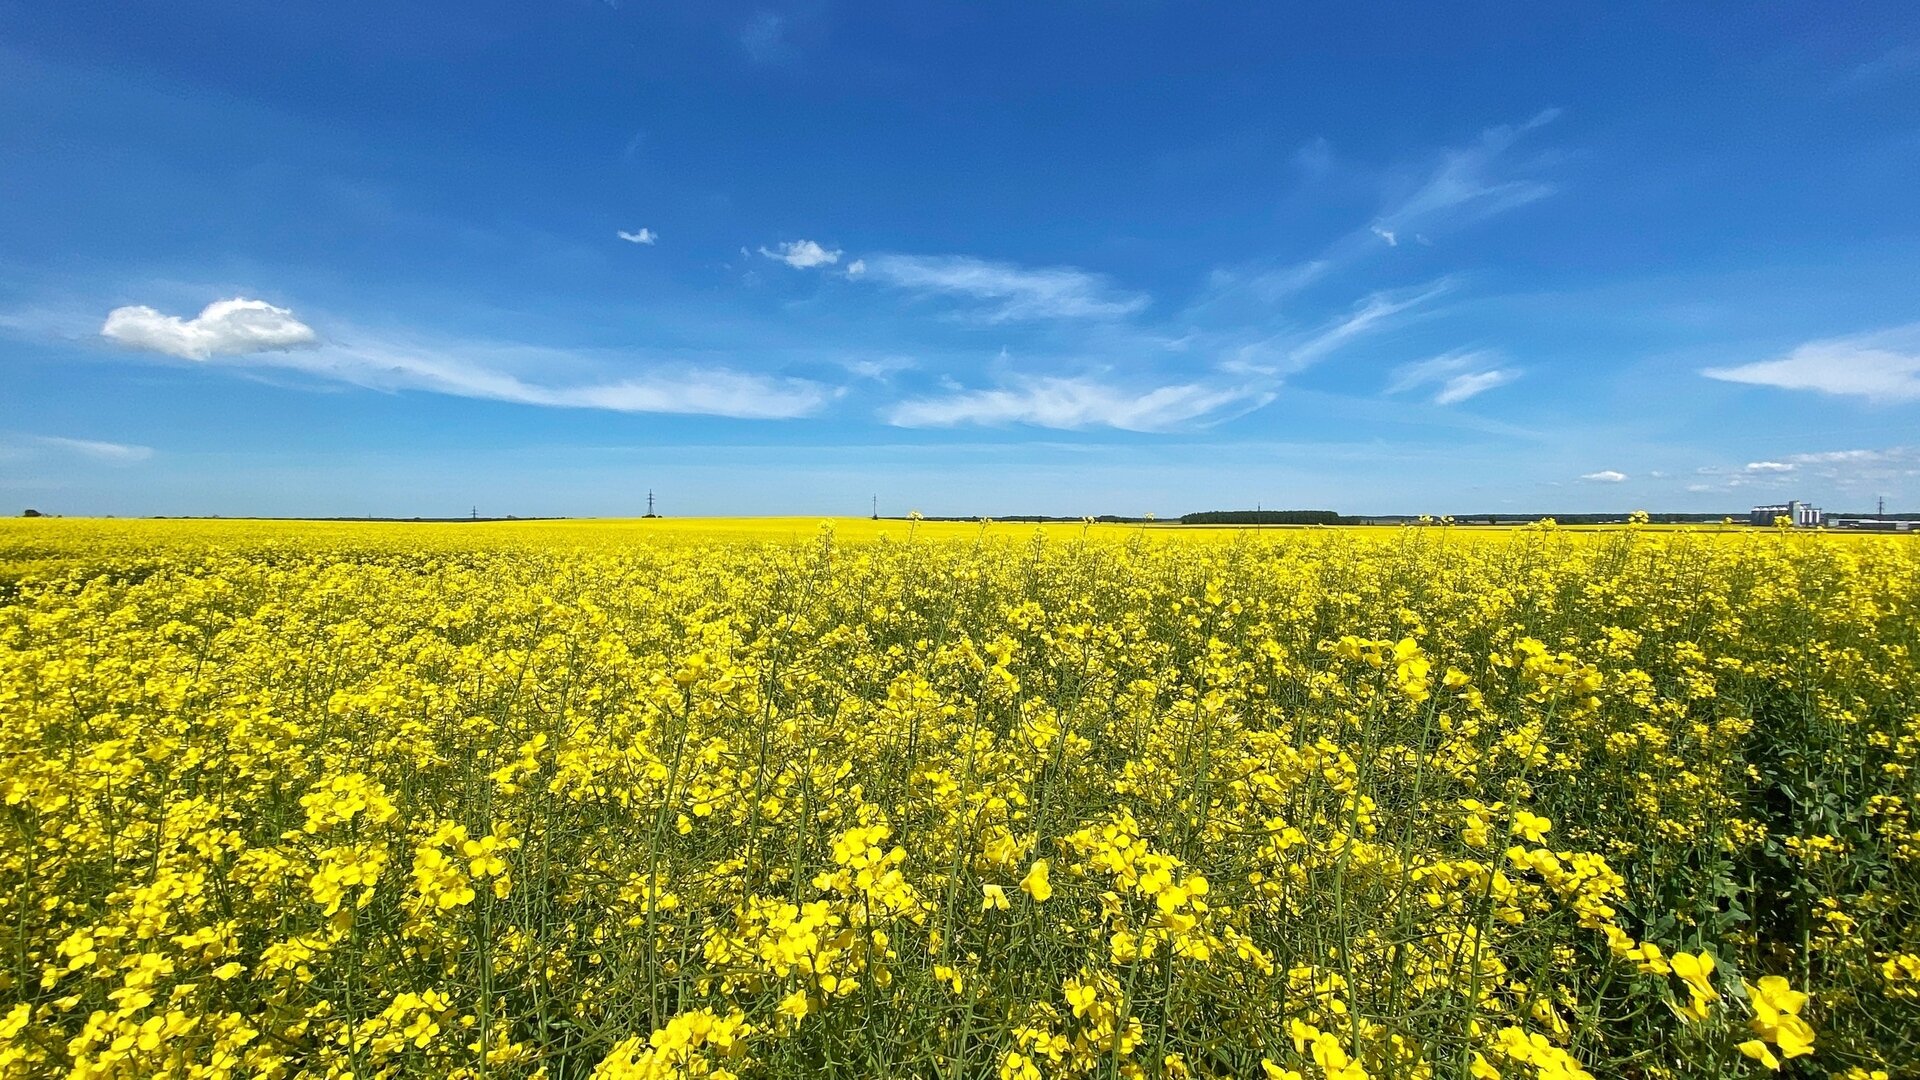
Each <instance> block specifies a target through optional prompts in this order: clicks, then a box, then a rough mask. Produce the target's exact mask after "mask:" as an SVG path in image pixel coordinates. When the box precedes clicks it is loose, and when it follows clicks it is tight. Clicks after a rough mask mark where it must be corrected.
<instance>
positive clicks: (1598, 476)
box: [1580, 469, 1627, 484]
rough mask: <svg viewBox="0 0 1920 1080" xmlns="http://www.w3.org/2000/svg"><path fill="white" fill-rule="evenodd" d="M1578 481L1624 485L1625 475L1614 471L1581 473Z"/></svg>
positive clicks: (1602, 470) (1603, 470) (1604, 470)
mask: <svg viewBox="0 0 1920 1080" xmlns="http://www.w3.org/2000/svg"><path fill="white" fill-rule="evenodd" d="M1580 479H1582V480H1585V481H1587V482H1589V483H1593V484H1620V483H1625V482H1626V480H1627V474H1626V473H1623V472H1620V471H1618V470H1616V469H1601V470H1600V471H1599V472H1590V473H1581V474H1580Z"/></svg>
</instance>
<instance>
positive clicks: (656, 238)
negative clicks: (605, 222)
mask: <svg viewBox="0 0 1920 1080" xmlns="http://www.w3.org/2000/svg"><path fill="white" fill-rule="evenodd" d="M613 235H615V236H617V237H619V238H620V239H622V240H625V241H626V242H627V243H629V244H649V245H651V244H657V243H659V242H660V234H659V233H657V232H654V231H653V230H652V229H649V228H647V227H646V226H644V225H643V226H641V228H640V231H639V232H628V231H627V230H625V229H618V230H615V231H614V234H613Z"/></svg>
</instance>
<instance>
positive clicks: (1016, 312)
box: [848, 254, 1148, 323]
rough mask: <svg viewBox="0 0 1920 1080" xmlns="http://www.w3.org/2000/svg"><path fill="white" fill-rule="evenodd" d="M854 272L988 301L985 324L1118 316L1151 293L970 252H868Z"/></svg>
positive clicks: (911, 288) (1081, 273) (1069, 270)
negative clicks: (871, 253)
mask: <svg viewBox="0 0 1920 1080" xmlns="http://www.w3.org/2000/svg"><path fill="white" fill-rule="evenodd" d="M856 266H857V267H858V268H859V272H858V273H857V274H854V276H857V277H860V278H862V279H864V280H867V281H871V282H873V283H875V284H878V285H885V286H889V287H892V288H896V289H901V290H905V291H908V292H915V293H921V294H926V295H942V296H948V297H952V298H956V299H959V300H962V301H979V302H981V303H983V304H984V307H983V308H982V309H980V310H979V311H978V312H977V313H976V314H977V315H978V317H979V318H980V319H981V320H982V321H985V322H990V323H997V322H1010V321H1015V320H1026V319H1118V318H1124V317H1125V316H1128V315H1132V314H1134V313H1136V312H1138V311H1140V310H1141V309H1143V308H1145V307H1146V306H1147V303H1148V299H1147V297H1145V296H1143V295H1141V294H1138V293H1128V292H1122V291H1120V290H1117V289H1115V288H1114V287H1113V286H1112V284H1111V283H1110V282H1109V281H1108V280H1107V279H1106V278H1105V277H1103V276H1101V275H1099V274H1093V273H1089V272H1087V271H1085V270H1080V269H1077V268H1074V267H1070V266H1051V267H1038V268H1036V267H1026V266H1018V265H1015V264H1013V263H1006V262H996V261H992V260H988V259H980V258H975V257H973V256H971V255H898V254H882V255H869V256H866V257H864V258H862V259H860V260H857V261H856V262H855V263H854V264H853V266H849V267H848V271H849V273H850V274H852V273H853V272H854V267H856Z"/></svg>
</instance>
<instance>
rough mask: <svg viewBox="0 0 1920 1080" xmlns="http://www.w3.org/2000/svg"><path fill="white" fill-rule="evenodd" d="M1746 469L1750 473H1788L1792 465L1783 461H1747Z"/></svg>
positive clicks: (1791, 469)
mask: <svg viewBox="0 0 1920 1080" xmlns="http://www.w3.org/2000/svg"><path fill="white" fill-rule="evenodd" d="M1747 471H1748V472H1750V473H1788V472H1792V471H1793V466H1792V465H1791V464H1790V463H1788V462H1785V461H1749V462H1747Z"/></svg>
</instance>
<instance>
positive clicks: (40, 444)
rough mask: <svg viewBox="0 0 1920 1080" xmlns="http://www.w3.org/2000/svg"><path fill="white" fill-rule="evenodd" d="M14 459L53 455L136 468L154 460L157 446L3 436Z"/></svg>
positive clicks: (41, 436)
mask: <svg viewBox="0 0 1920 1080" xmlns="http://www.w3.org/2000/svg"><path fill="white" fill-rule="evenodd" d="M0 444H4V445H6V446H8V447H9V448H10V452H11V456H34V455H36V454H42V453H47V452H52V453H56V454H61V455H68V456H73V457H82V458H86V459H87V460H89V461H98V462H101V463H102V464H106V465H134V464H138V463H139V462H142V461H146V460H147V459H148V458H151V457H153V447H151V446H140V445H138V444H136V443H120V442H106V441H104V440H101V439H73V438H67V437H65V436H61V435H15V436H10V437H0Z"/></svg>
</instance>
